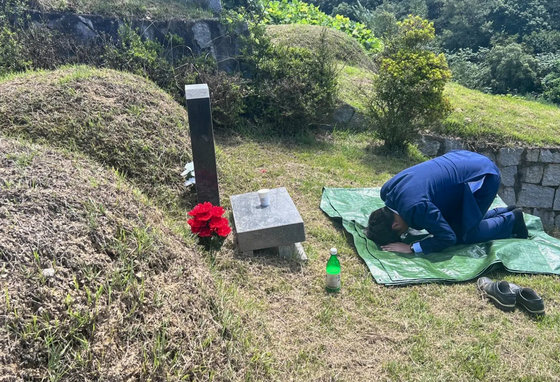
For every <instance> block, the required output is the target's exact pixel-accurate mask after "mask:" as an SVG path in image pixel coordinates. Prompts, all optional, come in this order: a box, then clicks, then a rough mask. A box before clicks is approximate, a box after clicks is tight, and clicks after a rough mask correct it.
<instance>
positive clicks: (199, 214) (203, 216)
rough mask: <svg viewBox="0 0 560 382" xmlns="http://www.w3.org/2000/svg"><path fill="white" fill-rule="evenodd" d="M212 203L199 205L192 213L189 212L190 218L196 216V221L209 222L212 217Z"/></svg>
mask: <svg viewBox="0 0 560 382" xmlns="http://www.w3.org/2000/svg"><path fill="white" fill-rule="evenodd" d="M212 208H214V206H212V203H210V202H204V203H199V204H197V205H196V206H195V207H194V208H193V209H192V210H191V212H189V215H190V216H194V217H195V219H196V220H202V221H205V220H209V219H210V218H211V217H212Z"/></svg>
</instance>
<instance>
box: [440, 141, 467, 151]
mask: <svg viewBox="0 0 560 382" xmlns="http://www.w3.org/2000/svg"><path fill="white" fill-rule="evenodd" d="M464 148H465V144H464V143H463V141H461V140H459V139H453V138H445V139H444V140H443V152H444V153H447V152H449V151H453V150H463V149H464Z"/></svg>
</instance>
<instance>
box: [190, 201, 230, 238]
mask: <svg viewBox="0 0 560 382" xmlns="http://www.w3.org/2000/svg"><path fill="white" fill-rule="evenodd" d="M224 212H225V210H224V209H223V208H222V207H220V206H214V205H212V203H210V202H204V203H200V204H197V205H196V206H195V207H194V208H193V209H192V210H191V211H189V213H188V215H189V216H192V219H189V220H188V221H187V223H188V224H189V225H190V226H191V232H192V233H193V234H195V235H197V236H198V237H199V238H200V242H201V244H203V245H204V246H205V247H206V248H207V249H213V248H219V247H220V246H221V245H222V243H223V241H224V239H225V238H226V237H227V235H229V234H230V232H231V227H230V226H229V221H228V220H227V219H226V218H224V217H222V215H223V214H224Z"/></svg>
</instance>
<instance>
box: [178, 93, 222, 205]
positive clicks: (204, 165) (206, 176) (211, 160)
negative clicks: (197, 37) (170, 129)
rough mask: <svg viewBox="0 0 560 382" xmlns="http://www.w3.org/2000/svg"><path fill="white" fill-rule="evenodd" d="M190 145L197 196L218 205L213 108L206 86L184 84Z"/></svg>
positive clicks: (200, 201)
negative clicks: (211, 107)
mask: <svg viewBox="0 0 560 382" xmlns="http://www.w3.org/2000/svg"><path fill="white" fill-rule="evenodd" d="M185 97H186V98H187V111H188V114H189V127H190V131H191V145H192V153H193V162H194V175H195V181H196V195H197V198H198V202H199V203H203V202H210V203H212V204H213V205H215V206H216V205H220V194H219V191H218V172H217V171H216V152H215V150H214V131H213V129H212V110H211V109H210V92H209V91H208V85H206V84H197V85H187V86H185Z"/></svg>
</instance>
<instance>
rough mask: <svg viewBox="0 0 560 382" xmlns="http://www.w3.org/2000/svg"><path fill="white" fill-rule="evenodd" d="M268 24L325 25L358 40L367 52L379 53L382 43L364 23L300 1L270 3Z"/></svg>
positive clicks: (265, 15) (265, 19) (266, 20)
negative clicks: (333, 14) (325, 11)
mask: <svg viewBox="0 0 560 382" xmlns="http://www.w3.org/2000/svg"><path fill="white" fill-rule="evenodd" d="M263 21H264V23H266V24H310V25H323V26H327V27H330V28H334V29H338V30H340V31H342V32H344V33H346V34H348V35H350V36H351V37H353V38H355V39H356V40H358V42H359V43H360V44H362V45H363V46H364V47H365V48H366V50H368V51H370V52H379V50H380V49H381V46H382V44H381V41H380V40H379V39H377V38H375V36H374V35H373V32H372V31H371V30H370V29H368V28H366V26H365V25H364V24H362V23H358V22H355V21H352V20H350V19H349V18H348V17H345V16H341V15H335V16H329V15H327V14H326V13H324V12H322V11H320V10H319V8H318V7H316V6H315V5H312V4H307V3H305V2H303V1H300V0H293V1H290V2H288V0H281V1H270V2H269V3H268V4H267V7H266V9H265V12H264V20H263Z"/></svg>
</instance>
